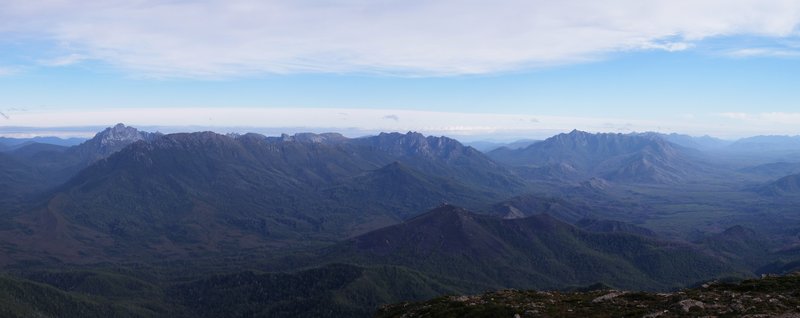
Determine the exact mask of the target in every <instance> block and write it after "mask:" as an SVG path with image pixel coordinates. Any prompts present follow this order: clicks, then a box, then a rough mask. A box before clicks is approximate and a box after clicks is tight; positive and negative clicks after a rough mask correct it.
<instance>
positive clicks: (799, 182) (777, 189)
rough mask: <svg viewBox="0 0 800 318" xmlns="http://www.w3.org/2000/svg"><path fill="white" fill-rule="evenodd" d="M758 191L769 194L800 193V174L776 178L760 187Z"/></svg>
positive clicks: (792, 194) (786, 194)
mask: <svg viewBox="0 0 800 318" xmlns="http://www.w3.org/2000/svg"><path fill="white" fill-rule="evenodd" d="M758 193H760V194H762V195H767V196H794V195H800V174H792V175H788V176H785V177H783V178H780V179H778V180H775V181H773V182H771V183H769V184H766V185H764V186H762V187H761V188H759V189H758Z"/></svg>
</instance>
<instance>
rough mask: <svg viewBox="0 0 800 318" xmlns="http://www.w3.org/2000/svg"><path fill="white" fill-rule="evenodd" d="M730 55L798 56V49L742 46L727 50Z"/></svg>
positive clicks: (799, 53)
mask: <svg viewBox="0 0 800 318" xmlns="http://www.w3.org/2000/svg"><path fill="white" fill-rule="evenodd" d="M727 55H729V56H732V57H741V58H748V57H800V50H792V49H786V48H744V49H736V50H732V51H729V52H728V53H727Z"/></svg>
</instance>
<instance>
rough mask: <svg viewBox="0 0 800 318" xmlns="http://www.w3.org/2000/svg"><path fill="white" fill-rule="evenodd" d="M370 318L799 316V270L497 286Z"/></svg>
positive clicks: (384, 309)
mask: <svg viewBox="0 0 800 318" xmlns="http://www.w3.org/2000/svg"><path fill="white" fill-rule="evenodd" d="M595 287H596V286H595ZM591 289H594V290H591ZM587 290H591V291H587ZM376 317H385V318H389V317H405V318H412V317H514V318H523V317H800V274H798V273H795V274H792V275H787V276H780V277H778V276H766V277H763V278H761V279H751V280H745V281H740V282H719V281H714V282H709V283H704V284H702V285H700V286H697V287H696V288H691V289H684V290H680V291H676V292H669V293H646V292H630V291H621V290H610V289H605V288H602V287H600V288H599V289H597V288H587V289H586V290H584V291H574V292H548V291H519V290H502V291H496V292H490V293H486V294H482V295H475V296H444V297H439V298H436V299H433V300H429V301H426V302H419V303H401V304H395V305H389V306H384V307H382V308H381V309H380V311H379V312H378V313H377V315H376Z"/></svg>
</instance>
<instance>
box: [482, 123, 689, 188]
mask: <svg viewBox="0 0 800 318" xmlns="http://www.w3.org/2000/svg"><path fill="white" fill-rule="evenodd" d="M689 152H690V150H688V149H687V148H683V147H681V146H677V145H675V144H673V143H670V142H667V141H665V140H664V139H662V138H660V137H659V136H656V135H630V134H628V135H626V134H590V133H586V132H582V131H577V130H575V131H572V132H570V133H568V134H559V135H556V136H554V137H551V138H548V139H546V140H545V141H542V142H539V143H535V144H532V145H530V146H528V147H526V148H522V149H516V150H512V149H505V148H501V149H498V150H494V151H492V152H490V153H488V155H489V157H491V158H492V159H494V160H496V161H498V162H502V163H505V164H509V165H513V166H523V167H527V168H534V169H547V170H545V171H546V172H545V174H546V175H551V174H553V171H555V173H559V172H561V173H562V175H563V178H564V179H575V178H581V179H584V178H590V177H598V178H603V179H606V180H610V181H624V182H645V183H648V182H655V183H674V182H679V181H681V180H683V179H685V178H686V177H687V176H690V175H691V174H694V173H695V172H696V171H697V170H698V169H699V168H698V167H697V164H696V163H695V162H693V161H692V160H691V159H690V156H689Z"/></svg>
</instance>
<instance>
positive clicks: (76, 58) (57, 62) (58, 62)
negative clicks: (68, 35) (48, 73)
mask: <svg viewBox="0 0 800 318" xmlns="http://www.w3.org/2000/svg"><path fill="white" fill-rule="evenodd" d="M83 60H86V56H84V55H81V54H75V53H72V54H69V55H65V56H59V57H56V58H51V59H45V60H41V61H40V62H39V64H41V65H44V66H68V65H73V64H76V63H80V62H81V61H83Z"/></svg>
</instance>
